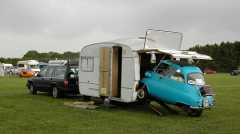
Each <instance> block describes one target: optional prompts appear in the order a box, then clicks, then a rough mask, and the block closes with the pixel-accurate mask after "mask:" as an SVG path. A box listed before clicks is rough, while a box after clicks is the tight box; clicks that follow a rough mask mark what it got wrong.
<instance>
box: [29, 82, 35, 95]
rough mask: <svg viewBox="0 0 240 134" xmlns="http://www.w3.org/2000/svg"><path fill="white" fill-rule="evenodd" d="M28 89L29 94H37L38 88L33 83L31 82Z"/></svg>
mask: <svg viewBox="0 0 240 134" xmlns="http://www.w3.org/2000/svg"><path fill="white" fill-rule="evenodd" d="M28 91H29V94H32V95H35V94H37V90H36V89H35V87H34V86H33V84H30V86H29V89H28Z"/></svg>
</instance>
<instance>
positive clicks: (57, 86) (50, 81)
mask: <svg viewBox="0 0 240 134" xmlns="http://www.w3.org/2000/svg"><path fill="white" fill-rule="evenodd" d="M27 87H28V90H29V93H30V94H37V91H40V92H48V94H49V95H51V96H53V97H54V98H59V97H62V96H63V95H64V94H65V93H73V94H78V93H79V90H78V66H76V65H70V64H49V65H48V66H46V67H45V68H44V69H42V70H41V72H40V73H38V75H37V76H36V77H33V78H31V79H28V81H27Z"/></svg>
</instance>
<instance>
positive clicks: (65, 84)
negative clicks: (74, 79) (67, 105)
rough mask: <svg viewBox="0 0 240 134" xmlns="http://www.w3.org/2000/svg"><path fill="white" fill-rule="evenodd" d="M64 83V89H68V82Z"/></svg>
mask: <svg viewBox="0 0 240 134" xmlns="http://www.w3.org/2000/svg"><path fill="white" fill-rule="evenodd" d="M63 83H64V87H65V88H67V87H68V80H64V81H63Z"/></svg>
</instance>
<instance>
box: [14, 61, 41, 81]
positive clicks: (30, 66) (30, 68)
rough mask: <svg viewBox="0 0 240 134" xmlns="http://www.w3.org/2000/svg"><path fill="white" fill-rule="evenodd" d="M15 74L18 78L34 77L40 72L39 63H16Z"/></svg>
mask: <svg viewBox="0 0 240 134" xmlns="http://www.w3.org/2000/svg"><path fill="white" fill-rule="evenodd" d="M17 72H18V75H19V76H20V77H32V76H36V75H37V74H38V73H39V72H40V69H39V62H38V61H37V60H26V61H18V62H17Z"/></svg>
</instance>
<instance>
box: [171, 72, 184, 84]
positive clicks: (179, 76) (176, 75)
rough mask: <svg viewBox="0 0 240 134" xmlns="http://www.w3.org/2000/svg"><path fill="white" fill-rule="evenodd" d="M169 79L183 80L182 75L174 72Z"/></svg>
mask: <svg viewBox="0 0 240 134" xmlns="http://www.w3.org/2000/svg"><path fill="white" fill-rule="evenodd" d="M170 79H172V80H175V81H179V82H184V77H183V75H182V74H181V73H178V72H175V73H173V74H172V75H171V76H170Z"/></svg>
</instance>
